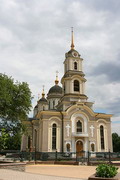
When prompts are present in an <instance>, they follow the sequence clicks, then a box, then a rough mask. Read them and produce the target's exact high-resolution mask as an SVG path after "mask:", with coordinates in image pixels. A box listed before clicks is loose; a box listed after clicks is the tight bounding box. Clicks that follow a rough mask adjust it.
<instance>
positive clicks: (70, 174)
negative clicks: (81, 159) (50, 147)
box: [0, 165, 120, 180]
mask: <svg viewBox="0 0 120 180" xmlns="http://www.w3.org/2000/svg"><path fill="white" fill-rule="evenodd" d="M95 169H96V167H95V166H71V165H70V166H69V165H27V166H26V170H25V171H26V172H20V171H15V170H10V169H0V180H8V179H9V180H78V179H80V180H85V179H86V180H87V179H88V177H89V176H90V175H92V174H94V173H95ZM118 172H120V168H119V170H118Z"/></svg>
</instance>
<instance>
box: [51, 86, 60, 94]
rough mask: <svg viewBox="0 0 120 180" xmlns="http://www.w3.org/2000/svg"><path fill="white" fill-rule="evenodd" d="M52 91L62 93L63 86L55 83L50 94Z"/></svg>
mask: <svg viewBox="0 0 120 180" xmlns="http://www.w3.org/2000/svg"><path fill="white" fill-rule="evenodd" d="M51 93H56V94H62V88H61V87H60V86H58V85H54V86H53V87H51V88H50V90H49V92H48V94H51Z"/></svg>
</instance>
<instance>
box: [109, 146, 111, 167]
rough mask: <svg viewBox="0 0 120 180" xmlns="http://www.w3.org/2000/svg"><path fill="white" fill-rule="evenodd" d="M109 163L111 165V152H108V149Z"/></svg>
mask: <svg viewBox="0 0 120 180" xmlns="http://www.w3.org/2000/svg"><path fill="white" fill-rule="evenodd" d="M109 163H110V164H111V152H110V149H109Z"/></svg>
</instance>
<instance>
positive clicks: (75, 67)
mask: <svg viewBox="0 0 120 180" xmlns="http://www.w3.org/2000/svg"><path fill="white" fill-rule="evenodd" d="M74 69H75V70H77V62H74Z"/></svg>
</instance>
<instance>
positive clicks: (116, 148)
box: [112, 133, 120, 152]
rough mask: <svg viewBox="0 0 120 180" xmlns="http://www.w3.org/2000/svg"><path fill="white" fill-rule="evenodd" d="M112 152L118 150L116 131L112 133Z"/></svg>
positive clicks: (119, 150)
mask: <svg viewBox="0 0 120 180" xmlns="http://www.w3.org/2000/svg"><path fill="white" fill-rule="evenodd" d="M112 140H113V152H120V136H119V135H118V134H117V133H112Z"/></svg>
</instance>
